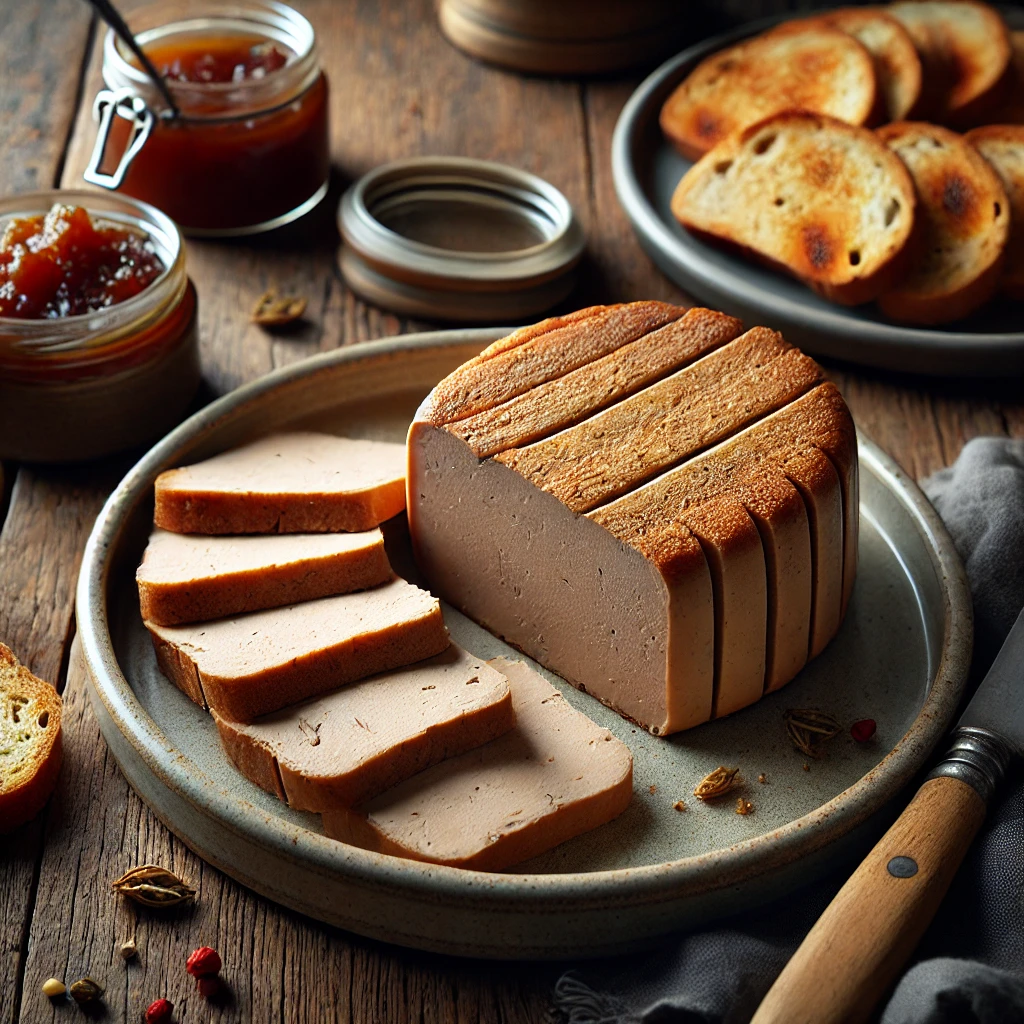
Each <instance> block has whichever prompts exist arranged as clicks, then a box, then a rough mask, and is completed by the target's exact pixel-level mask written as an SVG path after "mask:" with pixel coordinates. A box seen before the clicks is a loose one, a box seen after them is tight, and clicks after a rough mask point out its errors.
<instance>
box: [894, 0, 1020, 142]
mask: <svg viewBox="0 0 1024 1024" xmlns="http://www.w3.org/2000/svg"><path fill="white" fill-rule="evenodd" d="M887 10H888V12H889V13H890V14H891V15H892V16H893V17H894V18H896V19H897V20H898V21H900V22H901V23H902V25H903V26H904V28H906V30H907V31H908V32H909V33H910V36H911V38H912V39H913V40H914V45H915V46H916V47H917V50H918V52H919V53H920V55H921V61H922V64H923V67H924V91H923V96H922V108H923V109H922V110H921V111H920V112H919V113H920V114H921V115H924V116H928V117H932V118H935V119H936V120H938V121H941V122H943V123H945V124H952V125H964V124H971V123H975V124H976V123H977V120H976V119H977V118H978V117H981V116H984V115H985V114H986V113H988V112H989V111H991V110H993V109H994V108H995V107H996V106H997V105H998V103H999V102H1000V100H1001V99H1002V96H1003V93H1004V91H1005V90H1006V88H1007V86H1008V84H1009V70H1010V57H1011V50H1010V37H1009V32H1008V31H1007V28H1006V25H1005V23H1004V22H1003V19H1002V18H1001V17H1000V16H999V14H998V12H996V11H995V10H993V9H992V8H991V7H989V6H988V5H987V4H982V3H976V2H974V0H954V2H949V0H910V2H907V0H903V2H899V3H894V4H890V5H889V7H888V8H887Z"/></svg>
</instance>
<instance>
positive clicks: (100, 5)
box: [87, 0, 181, 117]
mask: <svg viewBox="0 0 1024 1024" xmlns="http://www.w3.org/2000/svg"><path fill="white" fill-rule="evenodd" d="M87 2H88V3H89V4H90V5H91V6H92V7H94V8H95V9H96V11H97V13H98V14H99V16H100V17H101V18H102V19H103V20H104V21H105V22H106V23H107V24H108V25H109V26H110V27H111V28H112V29H113V30H114V31H115V32H116V33H117V35H118V36H120V38H121V41H122V42H123V43H124V44H125V46H127V47H128V49H129V50H131V51H132V53H134V54H135V56H136V57H138V59H139V62H140V63H141V64H142V67H143V70H144V71H145V72H146V74H147V75H149V77H150V78H152V79H153V84H154V85H155V86H156V87H157V89H159V90H160V95H161V96H163V98H164V100H165V101H166V103H167V106H168V107H169V108H170V111H171V114H172V116H174V117H180V116H181V111H180V110H179V109H178V105H177V104H176V103H175V102H174V97H173V96H172V95H171V90H170V89H168V88H167V83H166V82H165V81H164V77H163V75H161V74H160V72H159V71H157V69H156V68H155V67H154V66H153V62H152V61H151V60H150V59H149V58H148V57H147V56H146V54H145V53H144V52H143V50H142V47H141V46H139V44H138V43H137V42H136V41H135V36H133V35H132V31H131V29H130V28H129V27H128V25H127V24H126V23H125V20H124V18H122V17H121V15H120V14H119V13H118V11H117V8H115V7H114V5H113V4H112V3H111V2H110V0H87Z"/></svg>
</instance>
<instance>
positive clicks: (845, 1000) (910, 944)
mask: <svg viewBox="0 0 1024 1024" xmlns="http://www.w3.org/2000/svg"><path fill="white" fill-rule="evenodd" d="M984 818H985V802H984V801H983V800H982V798H981V797H980V796H979V795H978V794H977V793H976V792H975V791H974V790H973V789H972V788H971V787H970V786H969V785H968V784H967V783H965V782H961V781H960V780H959V779H953V778H945V777H943V778H937V779H929V781H927V782H926V783H925V784H924V785H923V786H922V787H921V788H920V789H919V790H918V791H917V795H916V796H915V797H914V799H913V800H912V801H911V802H910V804H909V805H908V806H907V808H906V810H905V811H904V812H903V813H902V814H901V815H900V816H899V818H898V819H897V820H896V823H895V824H894V825H893V826H892V828H890V829H889V831H888V832H887V833H886V834H885V835H884V836H883V837H882V839H881V840H880V841H879V843H878V844H877V845H876V846H875V848H874V849H873V850H872V851H871V853H869V854H868V855H867V857H866V858H865V859H864V860H863V862H862V863H861V865H860V866H859V867H858V868H857V870H856V871H855V872H854V873H853V875H852V876H851V877H850V879H849V881H847V883H846V884H845V885H844V886H843V887H842V889H840V890H839V892H838V893H837V894H836V897H835V899H833V900H832V902H831V903H830V904H829V905H828V907H827V908H826V910H825V913H824V914H822V915H821V917H819V918H818V921H817V923H816V924H815V925H814V927H813V928H812V929H811V931H810V932H809V934H808V935H807V938H805V939H804V941H803V942H802V943H801V944H800V948H799V949H797V951H796V952H795V953H794V954H793V957H792V959H791V960H790V961H789V963H788V964H787V965H786V967H785V968H784V969H783V971H782V974H780V975H779V977H778V978H777V979H776V981H775V984H774V985H773V986H772V987H771V989H770V990H769V992H768V994H767V995H766V996H765V998H764V1001H763V1002H762V1003H761V1006H760V1007H759V1009H758V1011H757V1013H755V1014H754V1017H753V1019H752V1021H751V1024H863V1022H864V1021H867V1020H868V1019H869V1018H871V1016H872V1013H873V1011H874V1009H875V1007H876V1006H877V1005H878V1003H879V1001H880V1000H881V998H882V996H883V995H884V994H885V993H886V992H887V991H888V989H889V987H890V986H891V985H892V983H893V982H894V981H895V980H896V978H897V977H899V975H900V974H901V973H902V970H903V965H904V964H905V963H906V962H907V960H908V959H909V957H910V954H911V953H912V952H913V950H914V947H915V946H916V945H917V943H918V941H919V940H920V938H921V936H922V935H923V934H924V931H925V929H926V928H927V927H928V924H929V923H930V922H931V919H932V918H933V917H934V916H935V911H936V910H937V909H938V906H939V903H941V902H942V898H943V897H944V896H945V895H946V891H947V890H948V889H949V884H950V882H951V881H952V880H953V876H954V875H955V874H956V870H957V868H958V867H959V866H960V862H961V861H962V860H963V858H964V854H965V853H966V852H967V849H968V847H969V846H970V845H971V843H972V842H973V841H974V837H975V835H977V832H978V829H979V828H980V827H981V823H982V821H983V820H984ZM897 860H898V861H899V863H900V865H901V866H900V867H894V870H889V868H890V867H893V866H894V861H897ZM910 871H913V874H910ZM903 872H906V873H905V874H904V873H903Z"/></svg>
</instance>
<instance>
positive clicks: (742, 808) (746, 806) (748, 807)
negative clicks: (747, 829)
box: [736, 797, 754, 814]
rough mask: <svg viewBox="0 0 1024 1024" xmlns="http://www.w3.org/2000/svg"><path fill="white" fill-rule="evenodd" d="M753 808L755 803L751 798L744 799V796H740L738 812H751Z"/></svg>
mask: <svg viewBox="0 0 1024 1024" xmlns="http://www.w3.org/2000/svg"><path fill="white" fill-rule="evenodd" d="M753 809H754V805H753V804H752V803H751V802H750V801H749V800H744V799H743V797H740V798H739V799H738V800H737V801H736V813H737V814H750V813H751V811H753Z"/></svg>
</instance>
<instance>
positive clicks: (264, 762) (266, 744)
mask: <svg viewBox="0 0 1024 1024" xmlns="http://www.w3.org/2000/svg"><path fill="white" fill-rule="evenodd" d="M214 719H215V720H216V722H217V728H218V730H219V731H220V738H221V743H222V744H223V746H224V750H225V752H226V753H227V755H228V757H230V758H231V761H232V762H233V763H234V765H235V766H236V767H237V768H238V770H239V771H240V772H241V773H242V774H243V775H245V776H246V777H247V778H248V779H251V780H252V781H253V782H255V783H256V785H258V786H261V787H262V788H263V789H265V790H267V791H268V792H270V793H273V794H275V795H276V796H277V797H278V798H279V799H281V800H283V801H285V802H286V803H287V804H289V805H290V806H291V807H295V808H297V809H299V810H302V811H325V810H330V809H331V808H333V807H351V806H352V805H353V804H357V803H361V802H362V801H364V800H369V799H370V798H371V797H374V796H377V795H378V794H379V793H383V792H384V790H386V789H390V788H391V787H392V786H395V785H397V784H398V783H399V782H402V781H403V780H405V779H408V778H409V777H410V776H412V775H415V774H416V773H417V772H421V771H423V770H424V769H426V768H429V767H430V766H431V765H434V764H437V763H438V762H439V761H444V760H445V759H446V758H449V757H456V756H457V755H459V754H462V753H465V751H467V750H472V749H473V748H474V747H479V746H480V745H481V744H484V743H488V742H490V741H491V740H493V739H495V738H497V737H498V736H501V735H502V734H503V733H506V732H508V731H509V729H511V728H512V727H513V726H514V725H515V712H514V711H513V710H512V695H511V691H510V690H509V686H508V680H507V679H506V678H505V677H504V676H503V675H502V674H501V673H500V672H497V671H495V670H494V669H492V668H490V667H488V666H487V665H486V664H485V663H484V662H482V661H480V660H479V659H476V658H474V657H473V655H471V654H468V653H467V652H466V651H464V650H462V649H461V648H459V647H456V646H455V644H452V645H451V647H449V648H448V649H447V650H446V651H443V652H442V653H441V654H438V655H436V656H435V657H433V658H430V659H428V660H427V661H420V662H417V663H416V664H414V665H408V666H406V667H405V668H400V669H396V670H393V671H391V672H385V673H383V674H381V675H376V676H370V677H369V678H367V679H361V680H359V681H358V682H355V683H349V685H348V686H343V687H341V689H338V690H335V691H333V692H332V693H328V694H325V695H324V696H322V697H316V698H314V699H313V700H308V701H304V702H303V703H301V704H293V705H292V706H291V707H288V708H285V709H284V710H282V711H278V712H276V713H274V714H272V715H266V716H264V717H263V718H258V719H256V721H255V722H252V723H251V724H249V725H245V724H242V723H239V722H229V721H226V720H225V719H223V718H221V717H220V716H219V715H217V714H214Z"/></svg>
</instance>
